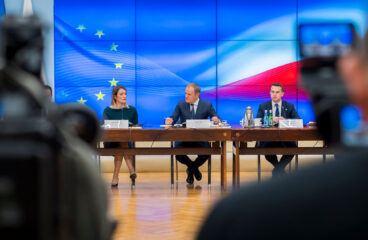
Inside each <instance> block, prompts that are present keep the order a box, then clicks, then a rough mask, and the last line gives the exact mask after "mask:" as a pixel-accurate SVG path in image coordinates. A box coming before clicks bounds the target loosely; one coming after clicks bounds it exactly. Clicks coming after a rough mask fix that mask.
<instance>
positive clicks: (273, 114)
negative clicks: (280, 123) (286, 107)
mask: <svg viewBox="0 0 368 240" xmlns="http://www.w3.org/2000/svg"><path fill="white" fill-rule="evenodd" d="M277 104H278V107H279V117H281V106H282V100H280V102H278V103H277ZM275 105H276V103H274V102H273V101H272V116H273V117H276V115H275V113H276V106H275Z"/></svg>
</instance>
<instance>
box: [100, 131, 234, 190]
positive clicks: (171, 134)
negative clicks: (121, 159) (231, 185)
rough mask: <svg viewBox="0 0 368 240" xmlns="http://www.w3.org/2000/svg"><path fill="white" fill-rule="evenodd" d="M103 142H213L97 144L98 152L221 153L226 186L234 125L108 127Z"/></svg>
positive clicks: (172, 178)
mask: <svg viewBox="0 0 368 240" xmlns="http://www.w3.org/2000/svg"><path fill="white" fill-rule="evenodd" d="M101 141H103V142H137V141H154V142H155V141H170V142H174V141H178V142H179V141H180V142H201V141H203V142H204V141H207V142H214V144H213V145H212V147H211V148H173V147H167V148H165V147H160V148H156V147H155V148H150V147H149V148H108V149H105V148H98V149H97V151H98V153H99V155H102V156H113V155H122V154H128V155H188V154H196V155H197V154H200V155H216V154H219V155H221V187H222V189H224V190H226V170H227V169H226V141H231V129H226V128H209V129H188V128H168V129H105V130H103V133H102V137H101ZM173 164H174V163H173V158H171V183H172V184H173V182H174V177H173Z"/></svg>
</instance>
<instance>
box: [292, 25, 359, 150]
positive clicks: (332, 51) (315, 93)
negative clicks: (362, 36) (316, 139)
mask: <svg viewBox="0 0 368 240" xmlns="http://www.w3.org/2000/svg"><path fill="white" fill-rule="evenodd" d="M298 40H299V55H300V57H301V58H303V59H302V61H301V64H300V73H301V79H302V85H303V87H304V88H305V89H306V90H307V92H308V93H309V95H310V98H311V101H312V103H313V108H314V112H315V115H316V120H317V126H318V129H319V131H320V133H321V134H322V137H324V139H325V141H326V142H327V143H328V144H332V145H345V142H344V141H343V139H344V135H345V134H346V129H345V128H344V126H347V124H346V122H344V123H345V124H342V122H341V119H343V120H344V121H346V120H347V119H349V121H352V120H353V119H354V120H355V121H357V118H356V117H353V118H347V117H346V116H347V114H348V115H349V114H352V113H355V114H356V111H351V109H352V108H351V107H349V108H347V106H349V104H350V103H349V98H348V95H347V91H346V88H345V86H344V83H343V81H342V79H341V77H340V75H339V73H338V70H337V66H336V64H337V62H338V59H339V57H340V56H342V55H344V54H347V53H349V52H350V51H352V50H356V49H357V48H358V47H359V39H358V36H357V33H356V31H355V28H354V25H353V24H351V23H303V24H300V25H299V26H298ZM348 110H350V111H349V112H348ZM342 117H343V118H342ZM348 125H349V126H352V124H348Z"/></svg>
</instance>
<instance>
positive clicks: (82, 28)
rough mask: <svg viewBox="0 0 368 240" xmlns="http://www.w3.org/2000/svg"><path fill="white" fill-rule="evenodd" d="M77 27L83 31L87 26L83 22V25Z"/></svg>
mask: <svg viewBox="0 0 368 240" xmlns="http://www.w3.org/2000/svg"><path fill="white" fill-rule="evenodd" d="M76 29H78V30H79V31H80V32H83V30H85V29H87V28H86V27H85V26H84V25H83V24H82V25H78V27H77V28H76Z"/></svg>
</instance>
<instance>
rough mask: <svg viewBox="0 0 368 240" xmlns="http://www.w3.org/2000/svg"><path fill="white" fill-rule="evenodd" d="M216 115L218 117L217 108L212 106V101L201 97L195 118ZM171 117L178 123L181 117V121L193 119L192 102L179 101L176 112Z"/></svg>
mask: <svg viewBox="0 0 368 240" xmlns="http://www.w3.org/2000/svg"><path fill="white" fill-rule="evenodd" d="M214 116H216V117H218V115H217V113H216V111H215V109H214V108H213V106H212V103H210V102H207V101H205V100H202V99H199V102H198V106H197V111H196V113H195V116H194V119H207V118H208V117H210V118H212V117H214ZM170 117H171V118H172V119H173V120H174V121H173V123H177V121H178V120H179V118H180V121H181V123H184V122H186V121H187V119H192V114H191V112H190V104H189V103H187V102H185V101H184V100H183V101H180V102H178V104H177V105H176V107H175V110H174V112H173V113H172V114H171V116H170Z"/></svg>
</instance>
